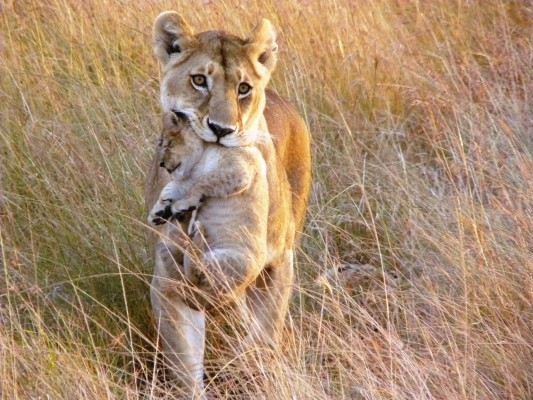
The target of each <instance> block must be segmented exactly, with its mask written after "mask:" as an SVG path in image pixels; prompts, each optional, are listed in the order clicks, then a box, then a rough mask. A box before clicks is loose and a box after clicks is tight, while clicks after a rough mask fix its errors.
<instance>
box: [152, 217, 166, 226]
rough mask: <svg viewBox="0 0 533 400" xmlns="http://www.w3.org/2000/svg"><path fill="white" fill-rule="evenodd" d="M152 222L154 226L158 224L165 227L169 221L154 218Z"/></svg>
mask: <svg viewBox="0 0 533 400" xmlns="http://www.w3.org/2000/svg"><path fill="white" fill-rule="evenodd" d="M152 222H153V223H154V224H156V225H163V224H165V223H166V222H167V221H165V220H164V219H163V218H154V219H153V221H152Z"/></svg>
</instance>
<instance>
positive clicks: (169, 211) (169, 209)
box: [156, 206, 172, 219]
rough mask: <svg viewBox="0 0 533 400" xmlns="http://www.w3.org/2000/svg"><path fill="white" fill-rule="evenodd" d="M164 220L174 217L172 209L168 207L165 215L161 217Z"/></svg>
mask: <svg viewBox="0 0 533 400" xmlns="http://www.w3.org/2000/svg"><path fill="white" fill-rule="evenodd" d="M156 215H157V214H156ZM160 217H161V218H163V219H170V218H171V217H172V207H170V206H166V207H165V209H164V210H163V213H162V214H161V215H160Z"/></svg>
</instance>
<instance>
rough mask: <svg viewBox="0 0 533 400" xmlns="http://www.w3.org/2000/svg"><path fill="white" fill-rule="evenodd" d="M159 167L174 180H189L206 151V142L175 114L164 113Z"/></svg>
mask: <svg viewBox="0 0 533 400" xmlns="http://www.w3.org/2000/svg"><path fill="white" fill-rule="evenodd" d="M158 145H159V160H158V161H159V166H160V167H163V168H165V169H166V170H167V171H168V172H169V173H170V174H171V175H172V178H174V179H176V180H180V179H183V178H187V177H188V175H189V174H190V172H191V170H192V168H193V167H194V165H195V164H196V163H197V162H198V161H199V160H200V158H201V156H202V153H203V151H204V146H205V144H204V142H203V141H202V139H200V138H199V137H198V136H197V135H196V134H195V133H194V132H193V131H192V129H191V127H190V125H189V123H188V122H187V121H184V120H183V119H182V118H180V117H178V116H176V115H175V114H174V113H172V112H169V113H163V130H162V132H161V137H160V139H159V143H158Z"/></svg>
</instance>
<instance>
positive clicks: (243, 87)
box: [239, 82, 252, 95]
mask: <svg viewBox="0 0 533 400" xmlns="http://www.w3.org/2000/svg"><path fill="white" fill-rule="evenodd" d="M250 90H252V87H251V86H250V85H248V84H247V83H246V82H242V83H241V84H240V85H239V94H242V95H244V94H248V93H249V92H250Z"/></svg>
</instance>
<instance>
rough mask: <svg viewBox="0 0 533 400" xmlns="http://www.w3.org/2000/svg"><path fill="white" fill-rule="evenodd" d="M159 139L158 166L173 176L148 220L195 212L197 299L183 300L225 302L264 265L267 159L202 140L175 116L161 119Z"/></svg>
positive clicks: (191, 263) (189, 260) (191, 249)
mask: <svg viewBox="0 0 533 400" xmlns="http://www.w3.org/2000/svg"><path fill="white" fill-rule="evenodd" d="M160 140H161V154H160V165H161V166H162V167H164V168H165V169H166V170H167V171H169V172H170V174H171V176H172V180H171V181H170V182H169V183H168V184H167V185H166V186H165V187H164V188H163V190H162V191H161V194H160V196H159V200H158V202H157V203H156V204H155V205H154V207H153V208H152V211H151V212H150V215H149V217H148V221H149V223H151V224H161V223H163V222H164V221H165V220H164V219H163V218H164V217H165V216H168V215H169V214H170V215H174V216H176V215H178V216H179V215H182V214H185V213H188V212H190V211H192V210H198V211H197V213H196V217H195V221H193V224H194V226H195V227H196V229H195V234H194V235H193V244H190V245H188V246H187V248H188V251H187V253H186V254H185V257H184V261H183V272H184V275H185V278H186V279H187V280H188V282H190V283H192V284H193V285H195V286H196V287H197V288H199V289H200V291H192V295H194V294H197V296H195V297H196V298H195V299H185V300H187V302H188V303H189V304H190V305H192V306H193V307H198V305H203V306H206V307H207V306H209V303H213V302H216V303H217V305H218V304H221V303H223V302H224V299H232V298H234V297H235V296H238V295H239V294H240V293H241V292H242V290H243V289H244V288H245V287H246V286H247V285H249V284H250V282H252V281H253V280H255V278H257V275H258V274H259V273H260V272H261V269H262V267H263V265H264V263H265V259H266V250H267V242H266V234H267V227H266V226H267V218H268V184H267V180H266V166H265V162H264V160H263V157H262V156H261V153H260V152H259V150H258V149H257V148H255V147H253V146H245V147H235V148H228V147H224V146H220V145H217V144H213V143H207V142H204V141H203V140H202V139H201V138H200V137H198V136H197V135H196V134H195V133H194V132H193V131H192V129H191V128H190V126H188V124H184V123H183V122H182V121H181V120H180V119H178V117H176V116H175V115H174V114H172V113H166V114H165V115H164V117H163V133H162V136H161V139H160ZM267 141H268V142H270V141H271V139H270V137H269V135H268V133H267V134H266V137H264V139H263V142H267ZM265 145H267V146H268V145H269V144H268V143H266V144H265ZM270 146H272V143H270ZM169 210H170V212H169ZM165 213H167V215H165ZM186 242H187V241H186V240H183V241H182V243H186ZM159 251H163V252H167V251H169V249H167V248H163V249H159ZM160 256H163V257H164V255H160Z"/></svg>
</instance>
